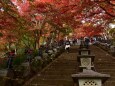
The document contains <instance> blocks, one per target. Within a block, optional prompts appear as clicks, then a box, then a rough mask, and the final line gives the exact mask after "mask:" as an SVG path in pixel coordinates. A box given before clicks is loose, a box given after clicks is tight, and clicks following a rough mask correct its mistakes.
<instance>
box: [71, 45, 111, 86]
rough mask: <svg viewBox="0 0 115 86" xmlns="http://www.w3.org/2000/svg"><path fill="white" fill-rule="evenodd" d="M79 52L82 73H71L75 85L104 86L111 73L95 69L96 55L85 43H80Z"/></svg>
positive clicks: (78, 59)
mask: <svg viewBox="0 0 115 86" xmlns="http://www.w3.org/2000/svg"><path fill="white" fill-rule="evenodd" d="M78 53H79V55H78V56H77V62H78V64H79V71H80V73H77V74H72V75H71V76H72V79H73V81H74V86H102V85H103V83H104V82H105V81H106V80H107V79H108V78H109V77H110V75H108V74H101V73H98V72H96V71H95V66H94V59H95V55H92V54H91V50H90V49H87V48H86V47H85V46H84V45H80V48H79V50H78Z"/></svg>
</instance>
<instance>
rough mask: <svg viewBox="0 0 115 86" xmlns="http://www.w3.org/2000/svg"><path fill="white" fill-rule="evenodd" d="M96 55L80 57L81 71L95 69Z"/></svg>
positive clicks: (78, 59) (78, 57) (78, 58)
mask: <svg viewBox="0 0 115 86" xmlns="http://www.w3.org/2000/svg"><path fill="white" fill-rule="evenodd" d="M94 58H95V56H94V55H78V56H77V61H78V62H79V68H80V70H83V69H87V68H88V69H94V64H93V62H94Z"/></svg>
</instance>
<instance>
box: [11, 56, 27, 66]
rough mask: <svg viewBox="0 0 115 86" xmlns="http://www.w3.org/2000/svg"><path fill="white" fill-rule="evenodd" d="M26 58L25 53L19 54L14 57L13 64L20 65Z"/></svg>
mask: <svg viewBox="0 0 115 86" xmlns="http://www.w3.org/2000/svg"><path fill="white" fill-rule="evenodd" d="M25 60H26V55H24V54H21V55H18V56H17V57H16V58H14V61H13V65H20V64H21V63H23V62H24V61H25Z"/></svg>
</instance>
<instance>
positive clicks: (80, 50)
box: [78, 48, 91, 55]
mask: <svg viewBox="0 0 115 86" xmlns="http://www.w3.org/2000/svg"><path fill="white" fill-rule="evenodd" d="M78 53H79V55H90V54H91V51H90V49H86V48H83V49H79V50H78Z"/></svg>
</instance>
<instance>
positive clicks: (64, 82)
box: [24, 46, 115, 86]
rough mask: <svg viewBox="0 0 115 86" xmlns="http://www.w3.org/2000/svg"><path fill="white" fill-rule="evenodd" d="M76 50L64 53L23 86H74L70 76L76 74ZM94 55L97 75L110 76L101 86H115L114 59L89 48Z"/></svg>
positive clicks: (93, 48) (93, 47)
mask: <svg viewBox="0 0 115 86" xmlns="http://www.w3.org/2000/svg"><path fill="white" fill-rule="evenodd" d="M77 49H78V47H75V46H74V47H72V48H71V50H70V53H66V52H64V53H63V54H61V55H60V56H59V57H58V58H57V59H55V60H54V61H53V62H52V63H51V64H50V65H48V66H47V67H46V68H45V69H43V70H42V71H41V72H40V73H38V74H37V75H35V76H34V77H33V78H32V79H31V80H29V81H28V82H26V83H25V84H24V86H74V82H73V80H72V78H71V74H75V73H77V72H78V64H77V54H78V52H77ZM90 49H91V53H92V54H94V55H95V61H94V66H95V70H96V71H97V72H99V73H104V74H110V75H111V78H109V80H107V81H106V82H105V84H104V85H103V86H115V59H114V57H112V56H110V55H109V54H108V53H106V52H105V51H103V50H102V49H100V48H98V47H96V46H91V47H90Z"/></svg>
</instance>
